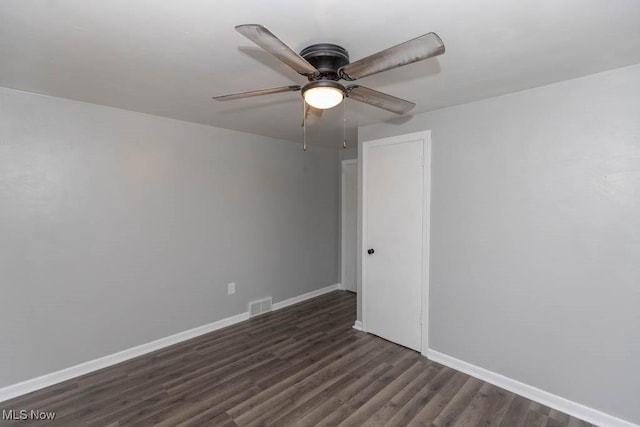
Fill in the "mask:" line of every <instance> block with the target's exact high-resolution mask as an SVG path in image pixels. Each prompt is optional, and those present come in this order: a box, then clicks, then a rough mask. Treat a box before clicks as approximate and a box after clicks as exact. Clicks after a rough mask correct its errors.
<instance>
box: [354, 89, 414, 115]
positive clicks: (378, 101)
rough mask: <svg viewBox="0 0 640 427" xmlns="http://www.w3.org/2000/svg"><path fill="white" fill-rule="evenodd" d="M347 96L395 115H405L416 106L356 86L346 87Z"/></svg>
mask: <svg viewBox="0 0 640 427" xmlns="http://www.w3.org/2000/svg"><path fill="white" fill-rule="evenodd" d="M347 96H348V97H349V98H350V99H354V100H356V101H360V102H364V103H366V104H370V105H373V106H375V107H378V108H382V109H383V110H387V111H391V112H392V113H396V114H404V113H407V112H409V110H411V109H412V108H413V107H415V106H416V104H414V103H413V102H409V101H406V100H404V99H401V98H396V97H395V96H391V95H388V94H386V93H382V92H378V91H377V90H373V89H369V88H368V87H364V86H358V85H353V86H349V87H347Z"/></svg>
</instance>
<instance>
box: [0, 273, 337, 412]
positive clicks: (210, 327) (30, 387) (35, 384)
mask: <svg viewBox="0 0 640 427" xmlns="http://www.w3.org/2000/svg"><path fill="white" fill-rule="evenodd" d="M339 288H340V285H339V284H336V285H331V286H327V287H324V288H321V289H317V290H315V291H311V292H307V293H306V294H302V295H298V296H297V297H293V298H289V299H287V300H284V301H280V302H278V303H275V304H273V306H272V309H273V310H279V309H281V308H285V307H288V306H290V305H293V304H296V303H298V302H302V301H305V300H308V299H311V298H314V297H317V296H320V295H323V294H326V293H328V292H332V291H335V290H338V289H339ZM247 319H249V313H248V312H244V313H240V314H236V315H235V316H231V317H227V318H225V319H222V320H218V321H216V322H213V323H209V324H207V325H203V326H198V327H197V328H193V329H189V330H187V331H183V332H178V333H177V334H174V335H170V336H168V337H164V338H160V339H157V340H155V341H151V342H148V343H146V344H142V345H139V346H136V347H132V348H129V349H126V350H123V351H120V352H118V353H114V354H110V355H107V356H104V357H100V358H98V359H94V360H90V361H88V362H84V363H81V364H79V365H75V366H71V367H69V368H65V369H62V370H60V371H56V372H52V373H50V374H46V375H42V376H40V377H37V378H33V379H30V380H26V381H23V382H20V383H18V384H12V385H9V386H6V387H2V388H0V402H3V401H5V400H9V399H13V398H14V397H18V396H21V395H23V394H27V393H31V392H33V391H36V390H40V389H42V388H45V387H49V386H52V385H54V384H58V383H60V382H62V381H67V380H70V379H72V378H76V377H79V376H81V375H85V374H88V373H90V372H93V371H97V370H98V369H102V368H106V367H108V366H112V365H115V364H117V363H121V362H124V361H126V360H129V359H133V358H134V357H138V356H142V355H144V354H147V353H150V352H152V351H156V350H160V349H162V348H165V347H168V346H170V345H174V344H177V343H180V342H182V341H186V340H189V339H191V338H195V337H198V336H200V335H204V334H207V333H209V332H213V331H217V330H218V329H222V328H226V327H227V326H231V325H235V324H236V323H240V322H243V321H245V320H247Z"/></svg>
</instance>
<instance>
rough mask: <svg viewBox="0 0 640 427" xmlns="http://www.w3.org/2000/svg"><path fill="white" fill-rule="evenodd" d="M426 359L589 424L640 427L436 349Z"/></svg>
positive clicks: (612, 426)
mask: <svg viewBox="0 0 640 427" xmlns="http://www.w3.org/2000/svg"><path fill="white" fill-rule="evenodd" d="M426 356H427V357H428V358H429V360H433V361H434V362H438V363H440V364H442V365H445V366H448V367H450V368H453V369H455V370H457V371H460V372H464V373H465V374H468V375H471V376H472V377H475V378H478V379H480V380H482V381H486V382H488V383H491V384H493V385H496V386H498V387H500V388H503V389H505V390H508V391H510V392H513V393H516V394H519V395H520V396H523V397H526V398H527V399H530V400H533V401H536V402H538V403H541V404H543V405H546V406H549V407H551V408H553V409H556V410H558V411H561V412H564V413H566V414H569V415H571V416H573V417H576V418H579V419H581V420H584V421H587V422H588V423H591V424H595V425H598V426H602V427H639V426H638V425H637V424H633V423H631V422H629V421H625V420H623V419H620V418H617V417H614V416H613V415H609V414H605V413H604V412H601V411H598V410H597V409H593V408H589V407H588V406H585V405H582V404H580V403H577V402H573V401H571V400H568V399H565V398H564V397H560V396H557V395H555V394H552V393H549V392H547V391H544V390H540V389H539V388H536V387H534V386H531V385H529V384H525V383H522V382H520V381H517V380H514V379H512V378H509V377H505V376H504V375H501V374H498V373H496V372H492V371H489V370H486V369H484V368H481V367H479V366H476V365H472V364H471V363H467V362H464V361H462V360H460V359H456V358H455V357H452V356H449V355H446V354H444V353H440V352H438V351H435V350H432V349H428V350H427V352H426Z"/></svg>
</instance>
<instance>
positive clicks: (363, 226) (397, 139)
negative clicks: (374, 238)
mask: <svg viewBox="0 0 640 427" xmlns="http://www.w3.org/2000/svg"><path fill="white" fill-rule="evenodd" d="M417 140H421V141H423V157H422V158H423V176H422V177H423V202H424V205H423V207H422V302H421V306H422V340H421V341H422V342H421V346H420V350H421V353H422V354H423V355H425V354H426V352H427V351H428V349H429V289H430V286H429V265H430V254H429V248H430V241H431V226H430V220H431V131H430V130H425V131H421V132H413V133H408V134H404V135H398V136H393V137H389V138H382V139H376V140H372V141H365V142H362V146H361V150H360V153H361V157H360V158H361V160H362V170H361V172H360V173H361V175H360V176H361V177H362V221H361V223H360V233H361V236H362V239H361V241H360V253H361V254H362V255H363V254H364V253H365V251H366V248H367V243H366V230H367V209H366V206H367V166H366V164H367V156H368V154H369V148H370V147H375V146H379V145H390V144H400V143H403V142H408V141H417ZM365 259H366V257H365V256H361V257H360V270H361V284H360V292H361V299H362V330H363V331H367V305H366V282H367V280H366V274H367V272H366V268H365Z"/></svg>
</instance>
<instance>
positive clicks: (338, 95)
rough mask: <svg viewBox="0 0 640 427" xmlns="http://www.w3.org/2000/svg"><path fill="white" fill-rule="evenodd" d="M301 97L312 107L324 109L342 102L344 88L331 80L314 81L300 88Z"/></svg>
mask: <svg viewBox="0 0 640 427" xmlns="http://www.w3.org/2000/svg"><path fill="white" fill-rule="evenodd" d="M302 97H303V98H304V100H305V102H306V103H307V104H309V105H311V106H312V107H314V108H318V109H320V110H326V109H329V108H333V107H335V106H336V105H338V104H340V103H341V102H342V100H343V99H344V88H343V87H342V85H341V84H339V83H336V82H333V81H315V82H312V83H309V84H308V85H307V86H305V87H304V88H303V89H302Z"/></svg>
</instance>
